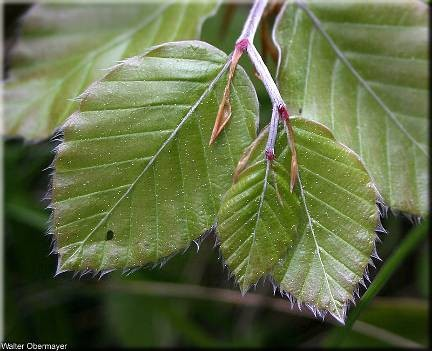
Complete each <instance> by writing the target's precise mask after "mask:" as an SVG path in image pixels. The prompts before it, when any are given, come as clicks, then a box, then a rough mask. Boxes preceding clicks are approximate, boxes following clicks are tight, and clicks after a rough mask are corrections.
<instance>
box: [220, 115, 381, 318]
mask: <svg viewBox="0 0 432 351" xmlns="http://www.w3.org/2000/svg"><path fill="white" fill-rule="evenodd" d="M292 123H293V128H294V132H295V136H296V150H297V158H298V164H299V179H298V184H297V186H296V187H295V190H294V192H293V194H290V192H289V182H290V178H289V172H288V170H289V169H290V163H291V153H290V149H289V147H288V146H287V136H286V134H285V133H282V134H281V135H279V137H278V140H277V144H276V148H275V154H276V160H275V161H273V163H272V166H271V168H270V171H269V175H268V182H267V187H266V189H264V187H263V186H262V184H263V182H265V172H264V170H263V169H264V168H265V167H264V166H263V161H262V159H263V157H264V156H263V154H264V149H265V139H266V136H267V134H268V133H267V130H265V131H264V132H263V134H261V135H260V137H259V138H258V140H257V141H256V142H255V143H254V145H253V146H252V147H251V149H253V150H252V151H251V149H249V150H248V152H249V154H248V155H246V156H245V158H246V159H247V163H248V164H247V165H246V166H245V168H244V170H243V171H242V172H241V173H240V175H239V180H238V182H237V183H235V184H234V185H233V187H232V189H230V190H229V191H228V193H227V195H226V196H225V198H224V200H223V204H222V206H221V210H220V213H219V216H218V222H219V223H220V224H218V233H219V236H220V239H221V247H222V253H223V255H224V257H226V258H227V260H228V265H229V267H230V268H231V269H232V270H234V273H235V276H236V279H237V280H238V281H240V283H242V284H250V282H251V281H252V280H254V281H257V279H259V278H260V275H262V274H264V273H271V272H272V274H273V277H274V279H275V281H276V283H277V284H279V285H280V289H281V291H283V292H285V293H289V294H291V295H292V296H293V297H295V298H296V299H297V301H298V302H299V303H304V304H306V305H308V306H309V307H311V308H312V309H313V310H315V311H317V310H318V312H321V311H329V312H330V313H331V314H332V315H333V316H334V317H335V318H337V319H338V320H339V321H343V320H344V318H345V311H346V306H347V303H348V300H351V299H353V292H354V289H355V288H356V286H357V285H358V283H359V282H360V281H361V280H362V276H363V273H364V271H365V269H366V267H367V264H368V262H369V260H370V256H371V254H372V252H373V249H374V240H375V236H376V235H375V228H376V226H377V224H378V223H379V213H378V210H377V207H376V204H375V201H376V196H377V193H376V191H375V187H374V185H373V183H372V182H371V179H370V177H369V175H368V173H367V171H366V170H365V168H364V166H363V164H362V162H361V161H360V160H359V158H358V156H357V155H356V154H355V153H354V152H352V151H351V150H350V149H348V148H347V147H345V146H344V145H342V144H339V143H337V142H336V141H335V139H334V137H333V136H332V134H331V132H330V131H329V130H328V129H327V128H325V127H324V126H323V125H321V124H318V123H316V122H313V121H309V120H305V119H302V118H294V119H293V120H292ZM300 185H301V186H300ZM256 188H258V189H259V190H256ZM265 190H266V191H265ZM261 191H265V195H264V201H263V205H262V206H261V212H262V214H261V215H260V207H259V205H257V203H256V202H254V201H253V199H254V198H256V196H257V195H256V193H257V192H258V193H259V192H261ZM248 203H250V204H251V205H247V204H248ZM230 209H231V213H230ZM234 211H235V212H234ZM232 212H234V214H232ZM257 218H258V219H259V220H260V221H261V222H262V223H258V224H257V226H256V227H254V226H253V225H251V224H250V223H249V221H255V222H256V223H257ZM251 228H258V229H257V230H251ZM249 237H251V238H249ZM239 238H240V239H241V240H242V241H245V240H249V244H248V246H247V250H245V249H242V247H241V246H240V244H239ZM251 242H252V243H253V244H250V243H251ZM269 243H272V244H269ZM236 248H238V250H237V251H236ZM230 256H231V257H230ZM245 256H246V257H247V260H248V262H250V263H249V265H251V267H249V268H248V271H247V274H245V272H244V269H239V268H238V267H241V265H242V264H241V263H239V261H241V260H243V259H244V257H245ZM252 273H254V275H252ZM243 288H244V287H243Z"/></svg>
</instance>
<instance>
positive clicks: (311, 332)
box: [3, 4, 429, 347]
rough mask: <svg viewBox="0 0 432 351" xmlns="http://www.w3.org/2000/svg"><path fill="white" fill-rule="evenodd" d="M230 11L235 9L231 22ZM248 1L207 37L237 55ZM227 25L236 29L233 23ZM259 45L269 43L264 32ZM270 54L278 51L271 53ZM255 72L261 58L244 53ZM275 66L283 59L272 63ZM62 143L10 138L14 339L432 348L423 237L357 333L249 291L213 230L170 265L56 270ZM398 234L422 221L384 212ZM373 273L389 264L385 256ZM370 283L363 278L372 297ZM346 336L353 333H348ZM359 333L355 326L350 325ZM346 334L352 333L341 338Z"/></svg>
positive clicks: (212, 22) (16, 8)
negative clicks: (57, 157)
mask: <svg viewBox="0 0 432 351" xmlns="http://www.w3.org/2000/svg"><path fill="white" fill-rule="evenodd" d="M4 6H5V7H4V11H3V13H4V17H5V18H4V26H5V27H4V29H5V31H4V33H5V38H4V48H5V50H4V54H5V57H4V58H5V61H4V62H5V68H4V69H5V71H4V73H6V75H7V66H8V65H7V64H8V61H7V54H8V49H9V48H10V46H11V45H12V44H13V39H14V37H15V35H16V33H17V31H16V28H17V19H18V18H19V16H20V15H21V14H22V13H23V12H24V11H25V10H26V9H27V7H28V5H17V4H14V5H10V4H8V5H4ZM228 14H231V15H232V18H231V20H230V21H228V22H224V21H226V19H227V17H229V15H228ZM246 15H247V6H243V5H241V6H240V5H239V6H235V9H234V11H233V5H232V4H231V5H230V4H228V5H223V6H222V7H221V9H220V11H219V12H218V14H217V15H216V16H215V17H213V18H210V19H209V20H207V21H206V23H205V25H204V29H203V38H202V39H203V40H205V41H208V42H210V43H211V44H213V45H216V46H218V47H220V48H221V49H223V50H224V51H226V52H229V51H230V50H231V48H232V45H233V43H234V42H235V39H236V36H237V35H238V33H239V32H240V31H241V26H242V23H243V22H244V19H245V18H246ZM220 28H224V33H229V34H228V35H226V34H223V33H221V29H220ZM257 44H258V45H257V46H260V45H259V40H257ZM269 60H270V58H269ZM241 64H243V65H244V66H245V68H246V70H247V71H248V72H249V73H251V76H252V75H253V74H252V72H253V71H252V67H251V66H250V64H248V63H247V62H246V61H245V60H244V59H243V60H242V61H241ZM269 66H270V68H271V70H272V71H273V72H274V67H275V65H274V62H271V60H270V61H269ZM254 83H256V86H257V88H258V94H259V99H260V102H261V105H262V106H261V112H262V123H261V124H264V123H265V122H266V120H267V119H268V117H269V109H270V107H269V102H268V98H267V96H266V94H265V92H264V89H263V88H262V86H261V85H260V83H259V81H258V80H257V79H255V78H254ZM54 146H55V143H53V142H50V141H46V142H41V143H37V144H29V143H26V142H24V141H23V140H19V139H13V140H12V139H8V140H5V141H4V155H3V157H4V160H3V165H4V188H5V194H4V214H5V218H4V233H5V293H4V298H5V320H4V324H5V331H4V334H5V338H6V340H7V341H10V342H16V343H20V342H27V341H31V342H39V343H67V344H68V345H70V346H88V347H105V346H117V347H136V346H138V347H145V346H151V347H158V346H161V347H167V346H183V347H185V346H195V347H260V346H261V347H263V346H297V347H300V346H303V347H312V346H314V347H326V346H329V347H330V346H331V347H335V346H340V347H389V346H396V347H407V346H413V347H426V346H428V345H429V341H428V314H429V313H428V310H429V307H428V305H429V304H428V296H429V280H428V277H429V259H428V253H429V246H428V245H429V244H428V242H423V243H422V244H421V245H418V247H416V249H415V250H414V251H412V252H410V254H409V255H408V257H407V258H406V259H405V260H404V261H403V262H400V266H399V268H398V269H397V270H396V271H395V272H394V273H393V274H392V275H391V277H390V279H389V281H388V282H387V283H386V284H385V286H384V288H383V289H382V290H381V291H380V292H379V294H378V296H377V297H375V298H374V299H373V301H372V302H371V304H370V305H368V306H367V308H365V309H364V310H363V311H362V312H361V313H360V316H359V319H358V320H357V321H356V322H355V323H354V326H353V331H345V330H344V328H343V327H342V326H337V325H335V324H334V323H330V322H328V321H326V322H322V321H321V320H317V319H314V318H313V315H312V314H311V313H310V312H309V311H307V309H303V310H302V311H299V310H298V308H296V307H295V308H293V309H291V305H290V303H289V301H288V300H286V299H284V300H283V299H281V298H280V297H273V290H272V287H271V284H270V283H269V282H264V283H263V282H260V283H259V284H258V286H257V288H256V291H253V292H251V293H249V294H248V295H246V296H245V297H241V295H240V293H239V291H238V289H236V287H235V286H234V283H233V280H232V279H231V280H230V279H229V277H228V272H227V270H226V269H224V268H223V265H222V262H221V260H220V259H219V251H218V249H217V248H214V243H215V236H214V234H210V235H209V236H208V237H207V238H206V239H205V240H204V241H203V242H202V244H201V246H200V249H199V251H198V252H197V247H196V246H195V245H194V244H192V245H191V246H190V247H189V249H188V250H187V251H186V252H185V253H183V254H179V255H177V256H175V257H173V258H172V259H170V260H169V261H168V262H167V263H166V264H165V265H164V266H163V267H161V268H159V267H156V268H153V269H151V268H145V269H140V270H138V271H136V272H133V273H131V274H130V275H128V276H126V275H122V274H120V273H117V272H115V273H110V274H108V275H106V276H104V277H103V278H102V279H97V278H92V277H91V276H88V275H86V276H83V277H81V278H80V277H73V274H72V273H65V274H62V275H60V276H57V277H54V272H55V269H56V257H55V255H49V253H50V245H51V237H50V236H48V235H46V233H47V228H48V219H49V210H45V209H44V208H45V207H46V206H47V205H48V202H47V201H46V200H42V199H43V198H44V196H45V194H46V192H47V189H48V187H49V179H50V172H51V170H50V169H46V168H47V167H48V166H49V165H50V163H51V161H52V159H53V156H54V154H53V153H52V149H53V147H54ZM383 224H384V227H385V228H386V229H387V230H388V231H389V233H390V234H380V237H381V239H382V243H381V244H378V247H377V249H378V253H379V255H380V257H381V258H382V259H383V261H384V263H385V262H386V258H388V257H390V256H391V255H392V254H393V252H395V250H396V249H397V248H398V246H399V245H400V244H401V243H403V242H404V239H406V238H408V237H409V236H410V235H411V234H412V231H413V228H415V225H414V224H413V223H412V222H411V221H410V220H409V219H408V218H407V217H405V216H403V215H398V216H395V215H393V214H391V213H389V215H388V217H387V218H385V219H383ZM375 264H376V266H377V269H371V270H370V277H371V279H373V278H374V277H375V275H376V274H377V272H379V270H380V267H381V266H382V264H383V262H378V261H376V260H375ZM364 291H365V289H364V288H363V287H360V294H363V293H364ZM341 333H344V334H341ZM345 333H348V334H345ZM341 335H345V336H346V337H345V338H343V339H341V338H340V336H341Z"/></svg>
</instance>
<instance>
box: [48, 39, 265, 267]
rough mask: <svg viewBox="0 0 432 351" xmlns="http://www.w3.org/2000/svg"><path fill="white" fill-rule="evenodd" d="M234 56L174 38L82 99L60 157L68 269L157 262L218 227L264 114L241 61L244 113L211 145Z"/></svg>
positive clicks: (235, 100) (61, 245) (58, 193)
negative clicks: (218, 218)
mask: <svg viewBox="0 0 432 351" xmlns="http://www.w3.org/2000/svg"><path fill="white" fill-rule="evenodd" d="M227 59H228V57H227V56H226V55H225V54H224V53H222V52H221V51H219V50H218V49H216V48H214V47H212V46H210V45H208V44H206V43H203V42H199V41H185V42H175V43H167V44H163V45H160V46H157V47H153V48H151V49H149V50H148V51H147V52H146V53H145V54H144V55H142V56H138V57H134V58H131V59H129V60H126V61H125V62H124V63H122V64H119V65H118V66H117V67H116V68H114V69H113V70H112V71H111V72H109V73H108V74H107V75H106V76H105V77H104V78H103V79H102V80H101V81H99V82H96V83H94V84H93V85H91V86H90V87H89V89H88V90H87V91H86V92H85V93H84V94H83V95H82V97H81V99H82V101H81V104H80V110H79V111H78V112H76V113H74V114H73V115H72V116H71V117H70V118H69V119H68V120H67V121H66V123H65V125H64V126H63V128H62V130H63V133H64V141H63V142H62V143H61V144H60V146H59V147H58V150H57V155H56V157H55V161H54V166H55V174H54V178H53V193H52V207H53V209H54V212H53V221H54V224H53V232H54V234H55V239H56V241H57V249H58V253H59V255H60V258H59V268H58V270H59V271H63V270H86V269H91V270H95V271H100V270H106V269H113V268H127V267H133V266H140V265H143V264H146V263H149V262H154V261H157V260H160V259H161V258H163V257H166V256H168V255H171V254H173V253H176V252H178V251H179V250H181V249H184V248H185V247H186V246H187V245H188V244H189V243H190V241H191V240H193V239H196V238H197V237H198V236H199V235H201V234H202V233H203V232H204V231H205V230H207V229H209V228H210V227H211V226H212V225H213V224H214V222H215V216H216V213H217V211H218V209H219V203H220V199H221V197H222V195H223V194H224V193H225V192H226V190H227V189H228V188H229V186H230V183H231V177H232V172H233V169H234V167H235V165H236V164H237V162H238V160H239V158H240V156H241V153H242V151H243V150H244V148H245V147H246V146H247V145H249V144H250V143H251V142H252V140H253V139H254V138H255V137H256V123H257V118H258V102H257V97H256V94H255V90H254V88H253V86H252V84H251V82H250V81H249V79H248V78H247V76H246V74H245V73H244V71H243V69H241V68H240V69H237V73H236V75H235V78H234V83H233V89H232V97H231V103H232V108H233V113H232V120H231V121H230V123H229V124H228V128H227V130H226V131H225V132H224V133H222V134H221V138H220V139H218V140H217V141H216V143H215V144H213V145H212V146H211V147H209V146H208V142H209V139H210V134H211V130H212V126H213V123H214V119H215V116H216V114H217V111H218V104H219V102H220V99H221V97H222V94H223V89H224V84H225V83H226V74H225V71H226V68H227V64H226V62H227Z"/></svg>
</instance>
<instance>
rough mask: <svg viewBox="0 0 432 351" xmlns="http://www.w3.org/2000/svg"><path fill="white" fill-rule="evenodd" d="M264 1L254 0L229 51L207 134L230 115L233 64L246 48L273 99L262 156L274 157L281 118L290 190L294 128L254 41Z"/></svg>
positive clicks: (294, 158) (294, 175)
mask: <svg viewBox="0 0 432 351" xmlns="http://www.w3.org/2000/svg"><path fill="white" fill-rule="evenodd" d="M266 5H267V0H255V2H254V4H253V6H252V8H251V10H250V12H249V15H248V18H247V20H246V22H245V25H244V27H243V30H242V32H241V34H240V36H239V38H238V40H237V42H236V44H235V48H234V52H233V55H232V59H231V63H230V73H229V76H228V82H227V85H226V87H225V92H224V96H223V99H222V102H221V104H220V106H219V111H218V115H217V117H216V121H215V125H214V128H213V132H212V136H211V138H210V144H212V143H213V142H214V141H215V139H216V138H217V136H218V135H219V134H220V132H221V131H222V129H223V128H224V127H225V125H226V124H227V123H228V121H229V119H230V117H231V105H230V103H229V95H230V86H231V81H232V78H233V76H234V72H235V68H236V66H237V63H238V60H239V59H240V57H241V55H242V54H243V52H245V51H246V52H247V54H248V56H249V58H250V60H251V61H252V64H253V65H254V67H255V70H256V72H257V73H258V76H259V78H260V79H261V81H262V82H263V84H264V87H265V88H266V90H267V93H268V95H269V97H270V100H271V102H272V118H271V121H270V128H269V135H268V140H267V145H266V149H265V158H266V160H267V162H268V163H270V162H271V161H273V159H274V158H275V152H274V145H275V142H276V137H277V127H278V122H279V120H281V121H283V123H284V124H285V130H286V133H287V137H288V143H289V145H290V148H291V154H292V156H291V184H290V188H291V191H292V190H293V188H294V185H295V181H296V179H297V177H298V169H297V154H296V150H295V142H294V132H293V129H292V127H291V124H290V115H289V113H288V109H287V107H286V104H285V103H284V101H283V99H282V96H281V94H280V92H279V89H278V87H277V86H276V83H275V82H274V80H273V78H272V76H271V74H270V72H269V70H268V68H267V66H266V64H265V63H264V61H263V59H262V57H261V55H260V54H259V52H258V50H257V49H256V48H255V46H254V44H253V40H254V37H255V33H256V31H257V28H258V25H259V23H260V21H261V18H262V16H263V13H264V9H265V7H266Z"/></svg>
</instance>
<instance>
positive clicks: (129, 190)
mask: <svg viewBox="0 0 432 351" xmlns="http://www.w3.org/2000/svg"><path fill="white" fill-rule="evenodd" d="M228 64H229V58H228V59H227V61H226V63H225V65H224V66H223V67H222V68H221V69H220V71H219V72H218V73H217V74H216V76H215V78H214V79H213V80H212V81H211V82H210V83H209V85H208V87H207V89H205V90H204V92H203V93H202V94H201V96H200V97H199V98H198V99H197V101H196V102H195V103H194V104H193V105H192V106H191V107H190V109H189V110H188V112H187V113H186V114H185V115H184V116H183V118H182V119H181V120H180V122H179V124H178V125H177V127H176V128H175V129H174V130H173V132H172V133H171V134H170V135H169V136H168V138H167V139H166V140H165V141H164V142H163V143H162V145H161V146H160V148H159V149H158V150H157V151H156V153H155V154H154V155H153V156H152V157H151V158H150V160H149V162H148V163H147V164H146V166H145V167H144V169H143V171H142V172H141V173H140V174H139V175H138V176H137V177H136V178H135V180H134V181H133V182H132V183H131V184H130V186H129V187H128V189H127V190H126V191H125V192H124V194H123V195H122V196H121V197H120V199H119V200H117V202H116V203H115V204H114V205H113V206H112V207H111V208H110V209H109V210H108V211H106V214H105V216H104V217H103V218H102V219H101V220H100V221H99V222H98V223H97V224H96V226H95V227H94V228H93V229H92V230H91V231H90V233H89V234H88V235H87V236H86V237H85V238H84V239H83V240H81V241H80V242H78V244H79V246H78V248H77V249H76V250H75V251H74V252H73V253H72V254H71V255H70V256H69V257H68V259H67V261H69V260H70V259H71V258H72V257H73V256H75V255H76V254H77V253H78V252H79V251H81V249H82V248H83V247H84V244H85V243H86V242H87V240H88V239H89V238H90V237H91V235H92V234H93V233H94V232H95V231H96V230H97V229H99V228H100V226H101V225H103V223H105V221H106V220H107V219H108V218H109V216H110V215H111V213H112V212H113V211H114V210H115V208H117V206H118V205H119V204H120V203H121V202H122V201H123V200H124V199H125V198H126V197H127V195H128V194H129V193H130V192H131V191H132V189H133V188H134V186H135V185H136V184H137V183H138V181H139V180H140V179H141V178H142V176H143V175H144V174H145V173H146V172H147V170H148V169H149V168H150V167H151V166H152V165H153V163H154V162H155V160H156V159H157V157H158V156H159V154H160V153H161V152H162V151H163V150H164V149H165V147H166V146H167V145H168V144H169V143H170V142H171V141H172V140H173V139H174V138H175V136H176V135H177V133H178V132H179V131H180V129H181V128H182V126H183V125H184V124H185V123H186V122H187V121H188V120H189V118H190V117H191V116H192V114H193V112H194V111H195V110H196V108H197V107H198V106H199V105H200V104H201V103H202V101H203V100H204V99H205V98H206V97H207V96H208V94H209V93H210V92H211V91H212V90H213V88H214V86H215V85H216V83H217V82H218V81H219V80H220V78H221V77H222V75H223V73H224V72H225V70H226V69H227V68H228ZM67 261H66V262H67ZM66 262H64V264H65V263H66Z"/></svg>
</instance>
